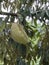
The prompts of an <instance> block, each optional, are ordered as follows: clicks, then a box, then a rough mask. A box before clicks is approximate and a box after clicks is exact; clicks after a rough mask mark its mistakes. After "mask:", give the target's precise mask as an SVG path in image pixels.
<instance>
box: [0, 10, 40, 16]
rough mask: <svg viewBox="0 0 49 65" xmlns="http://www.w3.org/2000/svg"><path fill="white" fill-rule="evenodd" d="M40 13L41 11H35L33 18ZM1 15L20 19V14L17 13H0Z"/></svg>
mask: <svg viewBox="0 0 49 65" xmlns="http://www.w3.org/2000/svg"><path fill="white" fill-rule="evenodd" d="M40 12H41V10H40V11H35V12H33V13H32V16H35V15H36V14H37V13H40ZM0 14H1V15H11V16H16V17H18V14H17V13H7V12H0Z"/></svg>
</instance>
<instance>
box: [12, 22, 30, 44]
mask: <svg viewBox="0 0 49 65" xmlns="http://www.w3.org/2000/svg"><path fill="white" fill-rule="evenodd" d="M11 38H12V39H13V40H14V41H15V42H18V43H20V44H24V45H26V44H27V43H29V42H30V40H29V37H28V35H27V33H26V32H25V30H24V27H23V26H22V25H21V24H20V23H18V22H14V23H12V25H11Z"/></svg>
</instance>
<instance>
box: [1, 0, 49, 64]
mask: <svg viewBox="0 0 49 65" xmlns="http://www.w3.org/2000/svg"><path fill="white" fill-rule="evenodd" d="M17 19H19V21H20V23H21V24H23V26H24V28H25V31H26V33H27V35H28V36H29V39H30V41H31V46H30V45H28V46H27V48H28V50H27V49H26V46H24V45H21V44H19V43H17V42H15V41H14V40H12V39H11V38H10V36H9V30H10V24H11V23H12V22H14V21H16V20H17ZM27 54H28V56H27V57H26V55H27ZM1 64H2V65H7V64H8V65H49V0H0V65H1Z"/></svg>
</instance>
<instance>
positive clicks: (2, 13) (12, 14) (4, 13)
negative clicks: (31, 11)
mask: <svg viewBox="0 0 49 65" xmlns="http://www.w3.org/2000/svg"><path fill="white" fill-rule="evenodd" d="M0 14H1V15H11V16H16V17H18V15H17V13H7V12H0Z"/></svg>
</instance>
